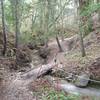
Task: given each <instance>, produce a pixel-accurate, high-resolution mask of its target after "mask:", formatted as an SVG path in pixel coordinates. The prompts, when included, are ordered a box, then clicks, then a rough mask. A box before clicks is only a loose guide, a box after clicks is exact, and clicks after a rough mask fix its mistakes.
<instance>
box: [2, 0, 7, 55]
mask: <svg viewBox="0 0 100 100" xmlns="http://www.w3.org/2000/svg"><path fill="white" fill-rule="evenodd" d="M1 10H2V28H3V55H5V53H6V50H7V39H6V31H5V14H4V2H3V0H1Z"/></svg>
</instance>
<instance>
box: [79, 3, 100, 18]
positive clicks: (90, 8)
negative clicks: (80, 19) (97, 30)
mask: <svg viewBox="0 0 100 100" xmlns="http://www.w3.org/2000/svg"><path fill="white" fill-rule="evenodd" d="M97 10H100V3H96V4H94V3H91V4H89V5H88V6H87V7H85V8H84V10H83V11H81V16H90V15H91V14H92V13H93V12H95V11H97Z"/></svg>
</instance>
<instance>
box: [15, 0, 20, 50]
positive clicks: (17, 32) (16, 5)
mask: <svg viewBox="0 0 100 100" xmlns="http://www.w3.org/2000/svg"><path fill="white" fill-rule="evenodd" d="M15 34H16V40H15V48H16V49H17V48H18V45H19V34H20V31H19V19H18V0H16V1H15Z"/></svg>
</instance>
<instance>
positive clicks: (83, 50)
mask: <svg viewBox="0 0 100 100" xmlns="http://www.w3.org/2000/svg"><path fill="white" fill-rule="evenodd" d="M85 3H86V2H85V0H79V9H78V14H79V36H80V46H81V52H82V57H84V56H86V52H85V48H84V42H83V32H84V31H83V30H84V29H82V22H83V17H81V16H80V12H81V11H82V10H83V6H84V4H85Z"/></svg>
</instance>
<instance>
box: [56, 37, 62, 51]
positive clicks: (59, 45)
mask: <svg viewBox="0 0 100 100" xmlns="http://www.w3.org/2000/svg"><path fill="white" fill-rule="evenodd" d="M56 41H57V44H58V47H59V51H60V52H63V49H62V47H61V44H60V41H59V38H58V36H57V35H56Z"/></svg>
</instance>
